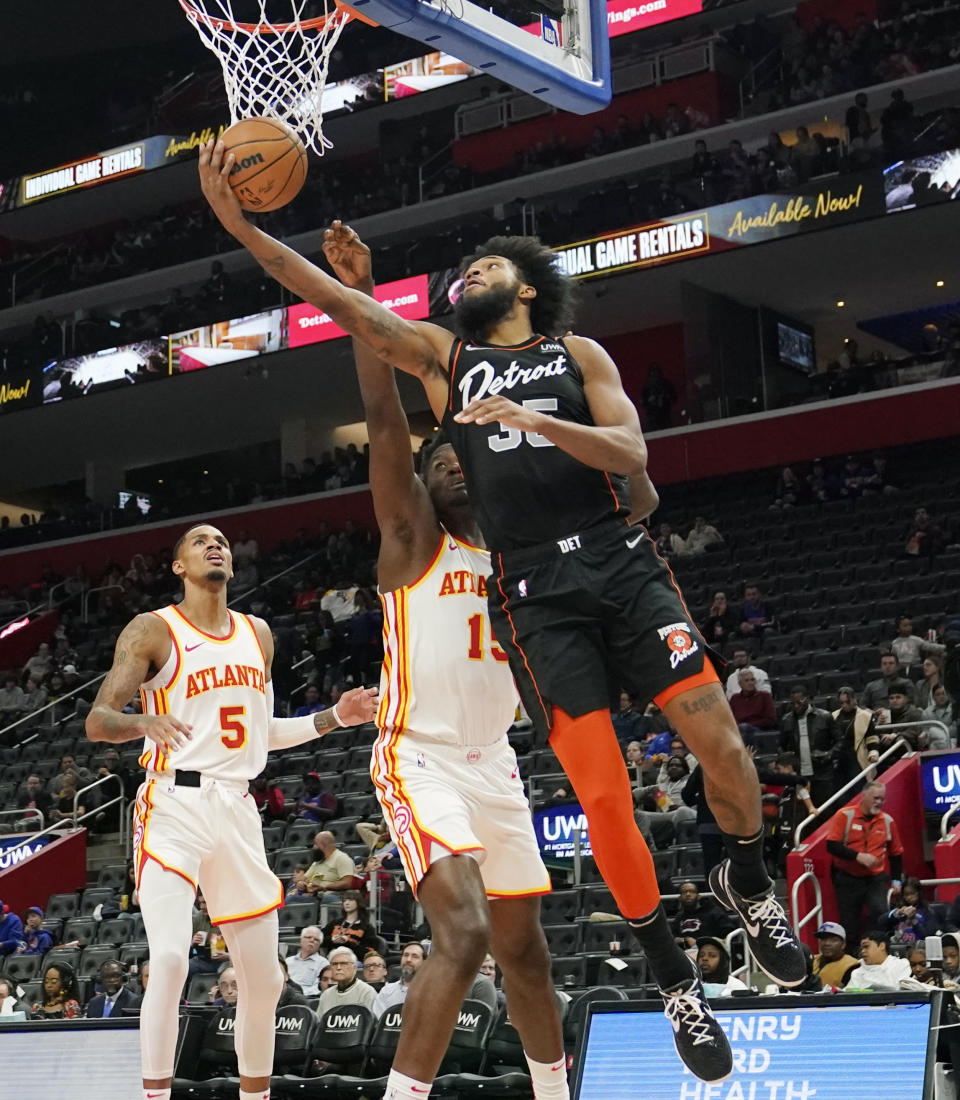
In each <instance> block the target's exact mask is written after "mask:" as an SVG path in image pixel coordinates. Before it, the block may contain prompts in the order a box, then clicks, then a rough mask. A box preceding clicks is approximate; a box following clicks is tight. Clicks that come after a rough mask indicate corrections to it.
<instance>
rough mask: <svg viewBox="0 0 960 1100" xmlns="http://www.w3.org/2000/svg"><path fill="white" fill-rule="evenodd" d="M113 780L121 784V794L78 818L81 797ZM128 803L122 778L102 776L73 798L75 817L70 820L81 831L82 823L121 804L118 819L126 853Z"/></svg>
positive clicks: (80, 790)
mask: <svg viewBox="0 0 960 1100" xmlns="http://www.w3.org/2000/svg"><path fill="white" fill-rule="evenodd" d="M111 780H113V781H114V782H116V783H119V784H120V793H119V794H118V795H117V796H116V797H115V798H111V799H109V800H108V801H107V802H101V803H100V805H99V806H94V807H93V808H92V809H90V810H87V812H86V813H85V814H80V815H79V816H78V815H77V810H78V809H79V808H80V795H82V794H83V793H84V792H85V791H92V790H93V789H94V788H95V787H102V786H103V784H104V783H109V782H110V781H111ZM126 801H127V799H126V796H125V795H124V793H123V781H122V780H121V779H120V777H119V776H116V775H113V774H110V775H101V776H100V777H99V778H98V779H95V780H94V781H93V782H92V783H88V784H87V785H86V786H85V787H81V788H80V789H79V790H78V791H77V792H76V794H75V795H74V796H73V816H72V817H71V819H70V820H71V822H72V824H73V827H74V829H79V828H80V823H81V822H82V821H87V820H88V819H89V818H94V817H97V816H98V815H99V814H101V813H103V811H104V810H105V809H107V807H108V806H116V805H117V804H118V803H119V804H120V811H119V813H118V814H117V817H118V820H119V822H120V830H119V831H120V847H121V848H122V849H123V850H124V852H126V850H127V840H128V836H127V833H126V824H127V815H126V812H125V809H124V806H125V803H126Z"/></svg>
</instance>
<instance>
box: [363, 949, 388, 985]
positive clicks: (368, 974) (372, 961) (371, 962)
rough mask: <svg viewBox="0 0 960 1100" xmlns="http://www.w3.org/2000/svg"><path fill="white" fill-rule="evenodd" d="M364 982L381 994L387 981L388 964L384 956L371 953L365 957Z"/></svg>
mask: <svg viewBox="0 0 960 1100" xmlns="http://www.w3.org/2000/svg"><path fill="white" fill-rule="evenodd" d="M363 980H364V981H365V982H366V983H367V985H368V986H370V988H371V989H372V990H373V991H374V992H375V993H379V992H380V990H381V989H383V987H384V985H385V984H386V981H387V963H386V960H385V959H384V957H383V956H382V955H378V954H377V953H376V952H375V951H370V952H368V953H367V954H366V955H364V957H363Z"/></svg>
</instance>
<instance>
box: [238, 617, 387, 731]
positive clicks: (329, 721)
mask: <svg viewBox="0 0 960 1100" xmlns="http://www.w3.org/2000/svg"><path fill="white" fill-rule="evenodd" d="M249 618H250V622H251V623H252V624H253V629H254V630H255V631H256V633H257V640H258V641H259V642H260V649H261V650H262V651H263V664H264V671H265V678H266V683H267V692H266V694H267V722H268V725H267V750H268V751H270V752H272V751H273V750H275V749H289V748H293V746H294V745H302V744H303V743H304V742H305V741H312V740H314V738H317V737H322V736H323V735H324V734H325V733H330V732H332V731H333V730H336V729H341V728H342V727H343V726H362V725H363V724H364V723H366V722H372V721H373V719H374V715H375V714H376V713H377V695H378V693H379V689H378V688H364V687H357V688H351V689H350V690H349V691H345V692H344V693H343V694H342V695H341V696H340V700H339V702H338V703H337V705H336V706H335V707H327V709H326V710H321V711H318V712H317V713H316V714H307V715H304V716H303V717H302V718H277V717H275V716H274V713H273V677H272V675H271V673H272V670H273V652H274V646H273V634H272V632H271V630H270V627H269V626H268V625H267V623H266V622H264V620H263V619H258V618H257V617H256V616H255V615H251V616H250V617H249Z"/></svg>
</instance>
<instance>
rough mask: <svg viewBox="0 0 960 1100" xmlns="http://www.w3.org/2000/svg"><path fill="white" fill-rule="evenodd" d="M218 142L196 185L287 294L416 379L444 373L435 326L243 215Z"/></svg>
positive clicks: (204, 150) (440, 335)
mask: <svg viewBox="0 0 960 1100" xmlns="http://www.w3.org/2000/svg"><path fill="white" fill-rule="evenodd" d="M224 152H225V151H224V147H223V143H222V142H217V143H216V144H214V143H213V142H212V141H208V142H207V143H206V145H203V146H201V147H200V162H199V163H200V184H201V187H202V189H203V194H204V196H205V197H206V200H207V202H209V203H210V206H211V207H212V208H213V212H214V214H216V215H217V217H218V218H219V219H220V223H221V225H223V227H224V229H226V231H227V232H228V233H230V234H231V235H232V236H234V237H236V239H237V240H238V241H239V242H240V243H241V244H242V245H243V246H244V248H246V249H248V251H249V252H250V253H251V254H252V255H253V257H254V259H255V260H256V261H257V263H259V264H260V266H261V267H262V268H263V269H264V271H266V272H267V274H269V275H271V276H272V277H273V278H274V279H276V280H277V282H278V283H282V284H283V285H284V286H285V287H286V288H287V290H290V291H292V292H293V293H294V294H296V295H297V296H298V297H300V298H302V299H303V300H304V301H306V302H310V304H311V305H314V306H316V307H317V309H322V310H323V311H324V312H325V313H327V314H329V315H330V316H331V317H332V318H333V320H334V321H336V322H337V324H338V325H340V327H341V328H343V329H346V331H347V332H349V333H350V335H351V336H356V337H357V338H358V339H360V340H363V341H364V342H365V343H367V344H369V345H370V346H371V347H372V348H373V350H374V351H375V352H376V353H377V355H378V356H379V357H380V358H381V359H384V360H386V361H387V362H389V363H391V364H392V365H393V366H395V367H399V368H400V369H401V370H404V371H407V372H409V373H410V374H415V375H417V377H419V378H430V377H433V376H435V375H436V374H437V373H438V372H440V373H442V374H444V375H445V374H446V365H447V358H448V356H449V353H450V348H451V346H452V344H453V336H452V335H451V334H450V333H449V332H447V330H446V329H443V328H440V327H439V325H430V324H425V323H424V322H422V321H406V320H404V319H403V318H401V317H398V316H397V315H396V314H395V313H392V312H391V311H390V310H389V309H387V307H386V306H382V305H381V304H380V303H379V302H376V301H374V300H373V299H372V298H370V297H368V296H367V295H366V294H363V293H361V292H360V291H358V290H352V289H351V288H350V287H346V286H344V285H343V284H342V283H340V282H338V280H336V279H333V278H331V277H330V276H329V275H327V274H326V272H324V271H321V270H320V268H319V267H317V266H316V265H315V264H312V263H310V261H309V260H307V259H305V258H304V257H303V256H301V255H300V254H299V253H298V252H294V251H293V249H292V248H287V246H286V245H284V244H281V243H280V242H279V241H277V240H274V238H273V237H271V236H269V235H268V234H267V233H264V232H262V231H261V230H260V229H257V227H256V226H255V225H252V224H251V223H250V222H248V221H247V219H246V218H245V217H244V216H243V211H242V210H241V208H240V204H239V203H238V202H237V198H236V196H235V195H234V193H233V191H232V190H231V188H230V184H229V182H228V177H229V174H230V169H231V168H232V167H233V154H232V153H228V154H226V156H225V155H224Z"/></svg>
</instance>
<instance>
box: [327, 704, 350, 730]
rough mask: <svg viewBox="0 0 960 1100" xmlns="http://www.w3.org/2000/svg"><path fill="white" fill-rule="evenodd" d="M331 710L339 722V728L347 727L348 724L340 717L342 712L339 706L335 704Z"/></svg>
mask: <svg viewBox="0 0 960 1100" xmlns="http://www.w3.org/2000/svg"><path fill="white" fill-rule="evenodd" d="M330 709H331V710H332V711H333V716H334V718H336V720H337V725H338V726H346V724H347V723H346V722H344V720H343V719H342V718H341V717H340V711H338V710H337V704H336V703H333V704H332V705H331V707H330Z"/></svg>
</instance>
